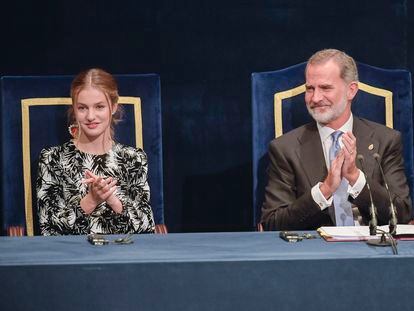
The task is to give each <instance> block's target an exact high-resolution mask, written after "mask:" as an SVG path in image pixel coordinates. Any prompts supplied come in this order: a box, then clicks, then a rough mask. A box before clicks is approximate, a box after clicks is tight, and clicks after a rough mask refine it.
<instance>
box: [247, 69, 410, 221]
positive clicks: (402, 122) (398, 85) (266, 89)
mask: <svg viewBox="0 0 414 311" xmlns="http://www.w3.org/2000/svg"><path fill="white" fill-rule="evenodd" d="M357 66H358V73H359V80H360V82H359V92H358V93H357V96H356V97H355V99H354V101H353V104H352V111H353V113H354V114H355V115H357V116H359V117H363V118H366V119H369V120H372V121H375V122H378V123H382V124H385V125H387V126H388V127H391V128H394V129H396V130H399V131H400V132H401V133H402V139H403V145H404V160H405V171H406V175H407V179H408V184H409V187H410V190H411V194H412V193H413V191H412V190H413V182H414V179H413V126H412V125H413V120H412V102H411V96H412V95H411V92H412V90H411V74H410V72H409V71H407V70H387V69H381V68H377V67H373V66H369V65H366V64H362V63H358V64H357ZM305 67H306V63H301V64H298V65H295V66H291V67H288V68H285V69H282V70H277V71H269V72H258V73H253V74H252V122H253V124H252V126H253V128H252V130H253V215H254V216H253V217H254V219H253V225H254V226H256V225H257V224H258V223H259V222H260V215H261V213H260V209H261V206H262V203H263V200H264V189H265V186H266V183H267V174H266V168H267V165H268V155H267V151H268V145H269V142H270V141H271V140H272V139H274V138H275V137H279V136H280V135H282V134H283V133H286V132H288V131H290V130H292V129H294V128H296V127H298V126H300V125H303V124H305V123H307V122H309V121H311V117H310V116H309V114H308V112H307V109H306V105H305V99H304V92H305V85H304V83H305V77H304V72H305ZM411 196H412V195H411Z"/></svg>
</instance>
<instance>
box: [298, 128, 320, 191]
mask: <svg viewBox="0 0 414 311" xmlns="http://www.w3.org/2000/svg"><path fill="white" fill-rule="evenodd" d="M298 141H299V145H300V147H299V148H298V149H297V150H296V154H297V156H298V158H299V163H300V164H301V165H302V168H303V171H304V172H305V174H306V176H307V178H308V180H309V183H310V185H312V186H314V185H316V184H317V183H318V182H320V181H322V180H324V178H325V176H326V174H327V172H328V171H327V168H326V163H325V156H324V155H323V149H322V143H321V138H320V136H319V132H318V128H317V126H316V123H315V122H312V123H310V124H308V125H307V128H306V129H305V131H304V132H303V134H302V135H301V136H299V137H298Z"/></svg>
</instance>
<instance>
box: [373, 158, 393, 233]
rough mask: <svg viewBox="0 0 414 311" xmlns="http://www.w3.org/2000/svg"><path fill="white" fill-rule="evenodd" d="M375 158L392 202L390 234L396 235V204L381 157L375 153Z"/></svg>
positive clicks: (390, 206)
mask: <svg viewBox="0 0 414 311" xmlns="http://www.w3.org/2000/svg"><path fill="white" fill-rule="evenodd" d="M373 157H374V159H375V161H377V164H378V167H379V169H380V172H381V176H382V180H383V181H384V186H385V189H387V193H388V199H389V200H390V205H389V209H390V221H389V228H390V229H389V232H390V234H392V235H395V233H396V231H397V222H398V221H397V213H396V211H395V206H394V203H393V202H392V198H391V192H390V189H389V187H388V182H387V179H386V177H385V174H384V170H383V169H382V165H381V162H380V161H379V159H380V158H381V156H380V155H379V154H378V153H374V154H373Z"/></svg>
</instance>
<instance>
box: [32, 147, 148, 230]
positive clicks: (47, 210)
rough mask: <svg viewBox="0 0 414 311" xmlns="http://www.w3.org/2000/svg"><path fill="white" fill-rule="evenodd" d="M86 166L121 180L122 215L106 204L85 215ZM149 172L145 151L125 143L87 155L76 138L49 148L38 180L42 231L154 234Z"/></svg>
mask: <svg viewBox="0 0 414 311" xmlns="http://www.w3.org/2000/svg"><path fill="white" fill-rule="evenodd" d="M85 170H90V171H91V172H92V173H94V174H95V175H98V176H103V177H105V178H106V177H110V176H111V177H113V178H115V179H116V180H117V184H116V186H117V190H116V191H115V194H116V196H117V197H118V198H119V200H120V201H121V202H122V206H123V211H122V213H120V214H117V213H115V212H114V211H113V210H112V208H111V207H110V206H107V205H106V203H105V202H103V203H101V204H99V205H98V206H97V207H96V209H95V210H94V211H93V212H92V213H91V214H89V215H87V214H85V213H84V211H83V210H82V208H81V207H80V200H81V199H82V198H83V197H84V196H85V195H86V194H87V192H88V186H87V185H85V184H83V183H82V179H83V178H84V177H85V175H84V174H85ZM147 171H148V163H147V157H146V154H145V152H144V151H143V150H141V149H136V148H133V147H128V146H124V145H122V144H119V143H114V144H113V146H112V149H111V150H110V151H109V152H108V153H106V154H103V155H93V154H88V153H84V152H82V151H80V150H78V149H77V148H76V147H75V145H74V143H73V142H72V141H69V142H67V143H65V144H63V145H61V146H55V147H50V148H46V149H43V150H42V151H41V153H40V158H39V170H38V177H37V183H36V187H37V207H38V213H39V223H40V230H41V233H42V234H43V235H66V234H89V233H102V234H112V233H113V234H121V233H141V232H154V219H153V215H152V210H151V206H150V203H149V199H150V190H149V186H148V182H147Z"/></svg>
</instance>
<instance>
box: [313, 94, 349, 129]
mask: <svg viewBox="0 0 414 311" xmlns="http://www.w3.org/2000/svg"><path fill="white" fill-rule="evenodd" d="M346 105H347V100H346V98H345V97H344V98H343V99H342V100H341V102H339V103H338V104H336V105H331V106H329V107H327V109H326V108H325V109H326V111H324V112H319V111H316V110H314V109H311V108H310V107H309V105H306V108H307V109H308V112H309V114H310V115H311V116H312V118H313V119H314V120H315V121H316V122H318V123H320V124H328V123H330V122H332V121H334V120H336V119H338V118H339V117H340V116H341V115H342V114H343V113H344V111H345V109H346ZM315 106H317V105H315Z"/></svg>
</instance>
